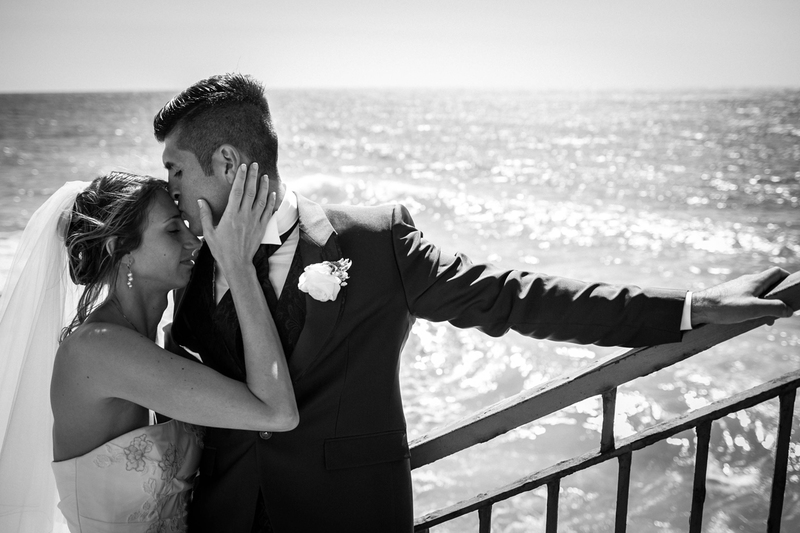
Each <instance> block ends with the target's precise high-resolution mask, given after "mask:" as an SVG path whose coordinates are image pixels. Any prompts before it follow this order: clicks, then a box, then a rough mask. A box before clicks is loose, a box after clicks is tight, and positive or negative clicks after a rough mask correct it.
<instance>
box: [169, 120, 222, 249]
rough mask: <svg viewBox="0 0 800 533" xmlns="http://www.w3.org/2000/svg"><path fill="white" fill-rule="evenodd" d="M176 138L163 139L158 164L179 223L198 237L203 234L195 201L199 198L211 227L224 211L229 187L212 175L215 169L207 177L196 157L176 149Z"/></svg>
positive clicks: (172, 135)
mask: <svg viewBox="0 0 800 533" xmlns="http://www.w3.org/2000/svg"><path fill="white" fill-rule="evenodd" d="M178 135H179V132H173V133H170V134H169V135H167V137H166V138H165V139H164V153H163V154H162V160H163V162H164V167H165V168H166V169H167V173H168V179H169V193H170V196H172V199H173V200H175V203H176V205H177V206H178V209H179V210H180V212H181V216H182V217H183V219H184V220H186V221H187V222H188V224H189V230H190V231H191V232H192V233H194V234H195V235H198V236H199V235H202V234H203V226H202V225H201V224H200V210H199V208H198V207H197V200H198V199H200V198H202V199H203V200H205V201H206V202H207V203H208V205H209V206H210V207H211V214H212V215H213V221H214V224H217V223H218V222H219V219H220V217H221V216H222V213H223V211H225V205H226V204H227V201H228V194H229V192H230V185H229V184H228V183H227V181H226V180H225V177H224V176H217V175H216V174H217V171H216V166H215V169H214V172H213V173H212V174H211V175H207V174H206V173H205V172H204V171H203V168H202V167H201V166H200V162H199V161H198V160H197V156H195V155H194V154H193V153H192V152H190V151H188V150H181V149H180V148H178V146H177V138H178V137H177V136H178Z"/></svg>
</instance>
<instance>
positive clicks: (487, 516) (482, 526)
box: [478, 504, 492, 533]
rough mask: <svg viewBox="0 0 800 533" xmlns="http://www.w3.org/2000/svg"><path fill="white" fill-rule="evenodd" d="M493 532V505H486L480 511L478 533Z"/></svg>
mask: <svg viewBox="0 0 800 533" xmlns="http://www.w3.org/2000/svg"><path fill="white" fill-rule="evenodd" d="M491 531H492V505H491V504H489V505H485V506H483V507H481V508H480V509H478V532H479V533H491Z"/></svg>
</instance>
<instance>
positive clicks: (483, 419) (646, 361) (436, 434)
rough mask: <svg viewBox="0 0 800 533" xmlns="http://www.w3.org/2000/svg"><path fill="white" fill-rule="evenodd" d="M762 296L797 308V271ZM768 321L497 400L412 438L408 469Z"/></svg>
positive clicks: (628, 356)
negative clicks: (466, 415) (475, 411)
mask: <svg viewBox="0 0 800 533" xmlns="http://www.w3.org/2000/svg"><path fill="white" fill-rule="evenodd" d="M765 298H771V299H780V300H782V301H783V302H785V303H786V304H787V305H789V306H790V307H791V308H792V309H798V308H800V272H795V273H794V274H791V275H790V276H788V277H787V278H786V279H784V280H783V281H782V282H781V283H780V284H779V285H777V286H776V287H775V288H774V289H773V290H772V291H770V292H769V294H767V295H766V296H765ZM770 321H771V320H769V319H758V320H751V321H748V322H742V323H739V324H731V325H712V324H709V325H706V326H703V327H700V328H697V329H693V330H691V331H688V332H686V334H685V335H684V337H683V340H682V341H681V342H678V343H672V344H663V345H659V346H651V347H647V348H636V349H633V350H628V351H625V352H621V353H617V354H614V355H611V356H609V357H606V358H604V359H601V360H600V361H597V362H596V363H594V364H592V365H590V366H588V367H587V368H585V369H580V370H578V371H576V372H574V373H571V374H568V375H565V376H562V377H559V378H557V379H555V380H553V381H550V382H548V383H546V384H543V385H541V386H539V387H536V388H533V389H530V390H527V391H523V392H521V393H519V394H516V395H514V396H511V397H509V398H506V399H504V400H501V401H499V402H497V403H495V404H493V405H491V406H489V407H486V408H485V409H482V410H481V411H479V412H477V413H474V414H472V415H470V416H468V417H465V418H462V419H460V420H457V421H455V422H453V423H451V424H448V425H447V426H444V427H442V428H437V429H434V430H433V431H431V432H430V433H428V434H426V435H424V436H422V437H420V438H418V439H415V440H413V441H412V442H411V443H410V447H411V468H412V469H413V468H419V467H421V466H424V465H426V464H429V463H432V462H434V461H437V460H439V459H442V458H444V457H447V456H449V455H452V454H454V453H456V452H459V451H461V450H465V449H467V448H469V447H471V446H474V445H475V444H479V443H482V442H486V441H489V440H491V439H493V438H494V437H497V436H498V435H502V434H503V433H506V432H508V431H510V430H512V429H514V428H517V427H519V426H521V425H524V424H527V423H529V422H533V421H534V420H538V419H539V418H542V417H544V416H547V415H550V414H552V413H555V412H557V411H559V410H560V409H563V408H564V407H567V406H569V405H572V404H575V403H577V402H580V401H582V400H585V399H587V398H591V397H593V396H597V395H599V394H603V393H605V392H607V391H610V390H613V389H615V388H616V387H618V386H619V385H622V384H624V383H627V382H629V381H631V380H633V379H636V378H638V377H641V376H645V375H648V374H650V373H652V372H655V371H656V370H660V369H662V368H665V367H667V366H670V365H672V364H675V363H677V362H679V361H682V360H684V359H686V358H688V357H691V356H693V355H695V354H697V353H700V352H702V351H704V350H707V349H708V348H710V347H712V346H715V345H716V344H719V343H721V342H724V341H726V340H728V339H731V338H733V337H736V336H737V335H741V334H742V333H745V332H747V331H750V330H752V329H755V328H757V327H759V326H762V325H764V324H767V323H769V322H770Z"/></svg>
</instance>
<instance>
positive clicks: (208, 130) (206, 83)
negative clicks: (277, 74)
mask: <svg viewBox="0 0 800 533" xmlns="http://www.w3.org/2000/svg"><path fill="white" fill-rule="evenodd" d="M153 129H154V130H155V136H156V139H157V140H158V141H159V142H164V139H165V138H166V137H167V135H169V134H170V133H171V132H173V131H175V133H176V134H177V136H178V137H177V143H176V145H177V147H178V148H180V149H181V150H188V151H190V152H192V153H193V154H194V155H195V156H196V157H197V160H198V161H199V162H200V166H201V167H202V169H203V171H204V172H205V173H206V175H211V174H212V172H213V170H212V164H211V157H212V156H213V155H214V151H215V150H216V149H217V148H219V147H220V146H221V145H223V144H230V145H232V146H235V147H236V148H238V149H239V150H241V151H242V152H243V153H244V155H245V156H247V157H249V158H250V159H252V160H253V161H255V162H257V163H258V165H259V167H260V168H262V169H264V171H265V172H267V173H269V174H270V176H271V177H272V176H273V175H276V174H277V170H278V136H277V135H276V134H275V128H274V127H273V125H272V116H271V115H270V112H269V105H268V104H267V98H266V96H264V86H263V85H261V83H259V82H258V81H256V80H255V79H253V78H252V77H250V76H247V75H244V74H221V75H217V76H211V77H210V78H206V79H204V80H200V81H198V82H197V83H195V84H194V85H192V86H191V87H189V88H188V89H185V90H184V91H183V92H181V93H180V94H178V95H177V96H175V97H174V98H173V99H172V100H170V101H169V102H167V103H166V105H164V107H163V108H161V111H159V112H158V113H157V114H156V116H155V118H154V119H153Z"/></svg>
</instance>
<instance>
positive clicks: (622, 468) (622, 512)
mask: <svg viewBox="0 0 800 533" xmlns="http://www.w3.org/2000/svg"><path fill="white" fill-rule="evenodd" d="M632 460H633V452H630V451H629V452H628V453H624V454H622V455H620V456H619V457H618V458H617V461H618V463H619V466H618V473H617V511H616V517H615V519H614V533H625V531H626V529H627V527H628V495H629V494H630V485H631V462H632Z"/></svg>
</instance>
